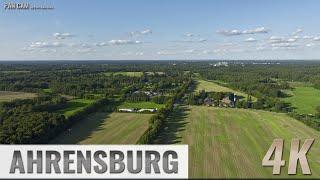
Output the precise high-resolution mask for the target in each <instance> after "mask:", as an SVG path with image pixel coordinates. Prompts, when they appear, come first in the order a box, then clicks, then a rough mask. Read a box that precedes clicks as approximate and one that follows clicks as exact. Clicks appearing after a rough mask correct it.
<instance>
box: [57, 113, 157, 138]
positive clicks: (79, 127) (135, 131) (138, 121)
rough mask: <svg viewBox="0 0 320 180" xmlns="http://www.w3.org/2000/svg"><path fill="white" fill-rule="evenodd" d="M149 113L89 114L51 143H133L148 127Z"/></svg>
mask: <svg viewBox="0 0 320 180" xmlns="http://www.w3.org/2000/svg"><path fill="white" fill-rule="evenodd" d="M151 116H152V115H151V114H136V113H116V112H114V113H112V114H108V113H104V112H99V113H95V114H92V115H90V116H89V117H87V118H86V119H84V120H82V121H81V122H80V123H77V124H75V125H74V126H72V129H71V130H70V131H66V132H64V133H62V134H60V135H59V136H58V137H57V138H55V139H54V140H53V141H52V142H51V144H135V143H136V141H137V140H138V139H139V137H140V136H141V135H142V134H143V133H144V132H145V130H146V129H147V128H148V124H149V123H148V122H149V119H150V117H151Z"/></svg>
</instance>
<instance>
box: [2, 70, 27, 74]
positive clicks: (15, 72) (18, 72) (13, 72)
mask: <svg viewBox="0 0 320 180" xmlns="http://www.w3.org/2000/svg"><path fill="white" fill-rule="evenodd" d="M0 72H1V73H5V74H22V73H30V72H31V71H22V70H21V71H0Z"/></svg>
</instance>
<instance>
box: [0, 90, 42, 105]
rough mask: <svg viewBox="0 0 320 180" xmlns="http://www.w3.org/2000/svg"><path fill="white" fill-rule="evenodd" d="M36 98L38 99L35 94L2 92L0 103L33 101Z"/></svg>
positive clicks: (0, 92)
mask: <svg viewBox="0 0 320 180" xmlns="http://www.w3.org/2000/svg"><path fill="white" fill-rule="evenodd" d="M35 97H37V94H35V93H25V92H12V91H0V102H8V101H13V100H15V99H32V98H35Z"/></svg>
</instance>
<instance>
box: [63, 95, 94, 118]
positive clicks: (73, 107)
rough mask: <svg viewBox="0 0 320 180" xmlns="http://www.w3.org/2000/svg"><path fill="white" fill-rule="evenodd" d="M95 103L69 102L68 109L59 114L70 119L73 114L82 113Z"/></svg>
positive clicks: (74, 100) (90, 101) (89, 101)
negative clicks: (82, 110) (81, 111)
mask: <svg viewBox="0 0 320 180" xmlns="http://www.w3.org/2000/svg"><path fill="white" fill-rule="evenodd" d="M93 102H94V100H89V99H72V100H70V101H68V107H67V108H65V109H62V110H59V111H58V112H59V113H61V114H63V115H65V116H66V117H69V116H71V115H72V114H74V113H76V112H77V111H80V110H81V109H83V108H85V107H87V106H88V105H90V104H91V103H93Z"/></svg>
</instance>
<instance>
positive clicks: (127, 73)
mask: <svg viewBox="0 0 320 180" xmlns="http://www.w3.org/2000/svg"><path fill="white" fill-rule="evenodd" d="M104 74H105V75H107V76H110V75H111V74H113V75H114V76H116V75H123V76H130V77H141V76H142V75H143V72H106V73H104Z"/></svg>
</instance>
